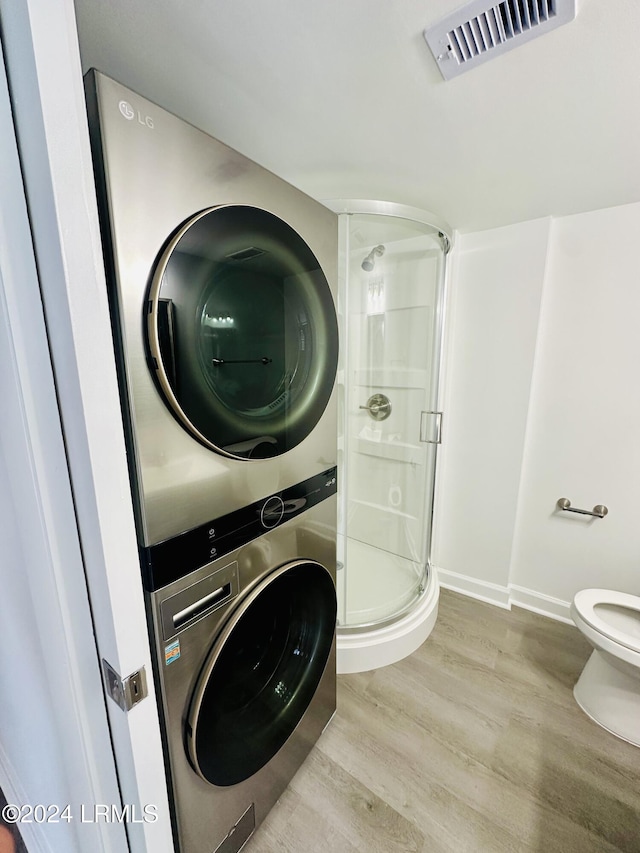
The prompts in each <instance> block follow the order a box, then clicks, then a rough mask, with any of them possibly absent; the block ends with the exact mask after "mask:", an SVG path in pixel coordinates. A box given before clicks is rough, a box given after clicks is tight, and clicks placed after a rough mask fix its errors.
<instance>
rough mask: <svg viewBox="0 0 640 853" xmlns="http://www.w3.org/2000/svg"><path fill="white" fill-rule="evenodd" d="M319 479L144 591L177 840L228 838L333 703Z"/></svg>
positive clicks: (331, 506) (266, 799)
mask: <svg viewBox="0 0 640 853" xmlns="http://www.w3.org/2000/svg"><path fill="white" fill-rule="evenodd" d="M331 479H332V478H331V477H329V479H328V480H327V481H326V483H323V484H322V488H323V489H325V488H326V487H327V486H329V487H330V488H329V489H328V491H330V492H331V494H330V495H329V496H328V497H327V498H326V499H322V500H320V502H319V503H318V504H316V505H314V506H311V508H309V509H304V508H303V507H302V506H294V504H296V501H295V500H290V499H289V498H288V497H287V495H286V493H285V494H284V499H283V508H284V510H285V513H286V511H287V509H288V508H289V509H291V510H292V511H293V512H294V513H298V514H296V515H294V517H292V518H290V519H289V520H286V515H285V516H284V517H283V518H282V521H281V523H280V524H279V525H278V526H276V527H275V528H274V529H272V530H268V531H266V532H264V533H263V534H262V535H261V536H259V537H257V538H254V539H253V540H252V541H250V542H248V543H246V544H244V545H242V546H241V547H240V548H238V549H236V550H235V551H232V552H229V553H228V554H226V555H225V556H224V557H222V558H220V559H218V560H215V561H213V562H212V563H210V564H208V565H206V566H203V567H201V568H200V569H199V570H198V571H196V572H193V573H191V574H189V575H187V576H185V577H182V578H180V579H178V580H177V581H175V582H173V583H171V584H169V585H167V586H165V587H163V588H162V589H160V590H158V591H156V592H154V593H152V594H151V596H150V602H151V608H150V609H151V612H152V620H153V626H154V635H155V638H156V660H157V673H156V676H157V679H156V680H157V684H158V685H159V690H160V694H161V703H160V704H161V708H162V714H163V717H164V732H165V741H166V743H165V746H166V754H167V764H168V777H169V780H170V786H171V789H172V792H173V796H172V802H173V806H174V822H175V828H176V843H177V848H178V849H179V850H180V851H181V853H213V851H218V850H220V851H221V853H222V851H224V853H235V851H237V850H239V849H240V848H241V847H242V845H243V844H244V843H245V841H246V840H247V838H248V837H249V836H250V835H251V833H252V832H253V829H254V828H255V827H256V826H258V824H259V823H260V822H261V821H262V820H263V818H264V817H265V816H266V814H267V813H268V811H269V810H270V808H271V807H272V806H273V805H274V803H275V802H276V800H277V799H278V797H279V796H280V794H281V793H282V791H283V790H284V788H285V787H286V786H287V784H288V782H289V780H290V779H291V778H292V776H293V775H294V773H295V772H296V770H297V769H298V767H299V766H300V764H301V763H302V761H303V760H304V758H305V757H306V755H307V754H308V752H309V750H310V749H311V748H312V746H313V744H314V743H315V742H316V740H317V739H318V737H319V736H320V734H321V733H322V730H323V729H324V727H325V726H326V725H327V723H328V722H329V720H330V719H331V716H332V715H333V713H334V711H335V687H336V676H335V613H336V605H335V517H336V497H335V489H334V488H333V485H334V484H335V478H333V483H331ZM299 500H300V501H301V502H302V503H304V498H300V499H299ZM300 509H301V510H302V511H299V510H300ZM266 511H267V512H269V511H270V510H269V508H268V507H267V509H266ZM263 526H264V525H263Z"/></svg>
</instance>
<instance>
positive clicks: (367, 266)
mask: <svg viewBox="0 0 640 853" xmlns="http://www.w3.org/2000/svg"><path fill="white" fill-rule="evenodd" d="M340 221H341V260H342V263H341V267H342V283H341V299H340V306H339V310H340V315H341V317H340V319H341V334H342V346H341V350H342V352H341V358H342V364H341V370H340V371H339V382H340V386H341V387H340V390H341V394H342V401H343V404H344V406H343V414H342V418H341V421H342V423H341V427H342V435H341V436H340V453H339V462H340V470H339V483H340V493H339V494H340V501H339V503H340V518H339V543H338V558H339V562H340V563H341V564H342V568H341V569H340V570H339V577H338V585H339V614H338V617H339V625H340V627H341V629H356V630H357V629H360V630H362V629H368V628H370V627H372V626H380V625H383V624H385V623H388V622H391V621H393V620H396V619H397V618H398V617H399V616H401V615H402V614H404V613H406V612H407V611H408V610H409V609H410V608H411V607H412V606H413V605H414V604H415V603H416V601H417V600H418V599H419V597H420V595H421V593H422V592H423V591H424V589H425V586H426V579H427V573H428V566H429V551H430V539H431V519H432V508H433V486H434V476H435V459H436V451H437V443H438V441H439V433H440V417H441V416H440V415H439V414H438V412H437V409H438V379H439V372H440V351H441V343H442V326H443V301H444V258H445V249H446V248H448V241H447V238H446V237H444V236H443V235H442V234H441V232H440V231H439V230H438V228H434V227H431V226H428V225H426V224H424V223H423V222H418V221H415V220H413V219H411V218H403V217H399V216H397V215H394V216H385V215H378V214H356V213H353V214H349V215H342V216H341V217H340Z"/></svg>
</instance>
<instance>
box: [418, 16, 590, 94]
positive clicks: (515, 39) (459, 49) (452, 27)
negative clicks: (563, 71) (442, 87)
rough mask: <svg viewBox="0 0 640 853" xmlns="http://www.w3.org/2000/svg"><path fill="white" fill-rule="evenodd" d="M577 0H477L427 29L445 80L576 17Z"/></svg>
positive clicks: (427, 39)
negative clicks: (497, 0)
mask: <svg viewBox="0 0 640 853" xmlns="http://www.w3.org/2000/svg"><path fill="white" fill-rule="evenodd" d="M575 7H576V0H504V2H502V3H495V4H493V5H491V6H487V2H486V0H479V2H478V0H475V2H473V3H470V4H468V5H467V6H465V7H464V8H462V9H459V10H458V11H457V12H455V13H454V14H453V15H449V16H448V17H447V18H445V19H444V20H443V21H441V22H440V23H439V24H436V25H435V26H434V27H430V28H429V29H427V30H425V31H424V37H425V39H426V41H427V44H428V45H429V47H430V48H431V52H432V53H433V55H434V57H435V59H436V62H437V63H438V67H439V68H440V71H441V72H442V76H443V77H444V78H445V80H449V79H450V78H451V77H456V76H457V75H458V74H461V73H462V72H463V71H467V70H469V69H470V68H472V67H475V66H476V65H479V64H480V63H481V62H484V61H486V60H487V59H492V58H493V57H494V56H497V55H498V54H499V53H504V52H505V51H507V50H511V49H512V48H514V47H517V46H518V45H519V44H521V43H523V42H525V41H529V40H530V39H532V38H536V37H537V36H539V35H543V34H544V33H545V32H549V30H552V29H555V28H556V27H558V26H560V25H561V24H566V23H568V22H569V21H571V20H573V18H575V14H576V8H575Z"/></svg>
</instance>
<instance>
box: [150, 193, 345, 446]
mask: <svg viewBox="0 0 640 853" xmlns="http://www.w3.org/2000/svg"><path fill="white" fill-rule="evenodd" d="M148 308H149V313H148V319H147V331H148V343H149V349H150V354H151V362H152V365H153V368H154V370H155V372H156V376H157V379H158V383H159V386H160V389H161V391H162V394H163V396H164V398H165V400H166V402H167V404H168V405H169V406H170V408H171V410H172V412H173V413H174V415H175V416H176V417H177V418H178V420H179V421H180V422H181V423H182V425H183V426H185V427H186V428H187V429H188V430H189V432H191V434H192V435H194V436H195V437H196V438H197V439H198V440H199V441H201V442H202V443H203V444H205V445H206V446H208V447H210V448H212V449H213V450H216V451H218V452H220V453H223V454H224V455H226V456H232V457H236V458H241V459H256V458H258V459H260V458H265V457H268V456H278V455H280V454H281V453H285V452H286V451H287V450H290V449H291V448H292V447H295V446H296V445H297V444H299V443H300V442H301V441H302V440H303V439H304V438H305V437H306V436H307V435H308V434H309V433H310V432H311V430H312V429H313V428H314V426H315V425H316V424H317V422H318V420H319V419H320V417H321V415H322V413H323V412H324V409H325V407H326V405H327V402H328V401H329V397H330V395H331V391H332V389H333V383H334V379H335V374H336V368H337V359H338V330H337V322H336V314H335V308H334V304H333V298H332V296H331V291H330V289H329V285H328V283H327V280H326V278H325V276H324V273H323V272H322V270H321V268H320V264H319V262H318V260H317V259H316V257H315V256H314V254H313V252H312V251H311V249H310V248H309V246H308V245H307V244H306V243H305V242H304V240H303V239H302V238H301V237H300V235H299V234H297V233H296V232H295V231H294V230H293V229H292V228H291V227H290V226H289V225H287V223H286V222H284V221H283V220H281V219H279V218H278V217H277V216H274V215H273V214H272V213H268V212H267V211H265V210H261V209H258V208H255V207H248V206H245V205H228V206H222V207H215V208H209V209H207V210H204V211H202V212H200V213H198V214H197V215H196V216H194V217H192V218H191V219H190V220H188V221H187V222H186V223H185V224H184V225H183V226H182V227H181V228H180V229H179V230H178V232H177V233H176V234H175V235H174V236H173V237H172V239H171V240H170V242H169V244H168V246H167V248H166V249H165V251H164V252H163V254H162V256H161V258H160V261H159V263H158V265H157V267H156V271H155V274H154V276H153V280H152V283H151V289H150V293H149V306H148Z"/></svg>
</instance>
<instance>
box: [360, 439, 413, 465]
mask: <svg viewBox="0 0 640 853" xmlns="http://www.w3.org/2000/svg"><path fill="white" fill-rule="evenodd" d="M351 446H352V448H353V449H354V450H355V451H356V452H357V453H362V454H364V455H366V456H376V457H377V458H378V459H388V460H390V461H392V462H405V463H408V464H409V463H410V464H412V465H424V455H425V454H424V447H420V446H419V445H416V444H406V443H404V442H400V441H375V440H374V439H369V438H355V439H353V441H352V445H351Z"/></svg>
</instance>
